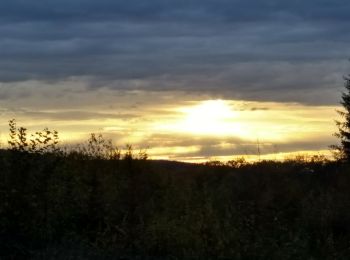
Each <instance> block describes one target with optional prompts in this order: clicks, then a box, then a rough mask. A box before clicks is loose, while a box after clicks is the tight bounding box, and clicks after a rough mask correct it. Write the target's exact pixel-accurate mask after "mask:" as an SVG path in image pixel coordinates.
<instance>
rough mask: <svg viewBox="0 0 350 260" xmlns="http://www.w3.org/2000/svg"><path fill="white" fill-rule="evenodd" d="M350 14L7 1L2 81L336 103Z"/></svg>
mask: <svg viewBox="0 0 350 260" xmlns="http://www.w3.org/2000/svg"><path fill="white" fill-rule="evenodd" d="M349 8H350V3H348V1H345V0H335V1H334V0H333V1H330V0H328V1H327V0H318V1H316V2H315V1H312V2H310V1H280V0H273V1H260V0H250V1H243V0H235V1H228V0H215V1H214V0H200V1H199V0H186V1H184V0H179V1H170V0H150V1H143V0H142V1H141V0H131V1H118V0H115V1H112V0H101V1H92V0H73V1H72V0H70V1H68V0H62V1H53V0H48V1H33V0H30V1H20V0H11V1H10V0H4V1H1V3H0V17H1V18H0V34H1V36H2V37H1V39H0V57H1V59H0V82H26V81H33V80H36V81H43V82H45V81H49V82H61V81H65V80H67V79H71V78H75V79H78V80H81V81H82V82H83V83H84V84H85V83H86V84H87V86H88V87H89V89H90V90H96V89H100V88H109V89H112V90H118V91H119V90H145V91H164V90H167V91H169V90H171V91H190V92H207V93H214V94H218V95H220V94H221V95H224V96H229V97H232V98H242V99H253V100H275V101H297V102H302V103H310V104H316V103H317V104H320V103H321V104H334V103H335V102H336V101H337V98H338V97H337V94H338V93H336V92H334V91H333V89H335V88H337V89H340V88H341V87H342V83H341V81H342V80H341V76H342V74H345V73H346V71H347V65H346V61H345V59H346V58H347V56H348V54H349V52H350V47H349V45H348V42H349V40H350V35H349V34H348V22H349V19H350V18H349V15H348V13H347V10H349ZM87 81H88V82H87ZM53 85H54V86H55V87H57V84H53ZM48 88H53V86H51V87H50V86H48ZM71 88H74V86H71ZM332 93H336V94H332ZM7 97H8V95H5V94H4V93H2V94H0V98H2V99H5V98H7Z"/></svg>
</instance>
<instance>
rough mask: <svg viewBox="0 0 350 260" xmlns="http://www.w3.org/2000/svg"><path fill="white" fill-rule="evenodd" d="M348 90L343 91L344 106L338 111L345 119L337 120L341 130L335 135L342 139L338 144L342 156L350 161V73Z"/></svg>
mask: <svg viewBox="0 0 350 260" xmlns="http://www.w3.org/2000/svg"><path fill="white" fill-rule="evenodd" d="M344 80H345V84H344V85H345V88H346V91H345V92H343V93H342V100H341V102H340V103H341V104H342V106H343V108H344V110H342V111H338V113H339V114H340V115H341V116H342V118H344V120H343V121H336V124H337V126H338V130H339V132H338V133H336V134H335V135H336V136H337V137H338V138H339V139H340V145H339V146H336V147H335V148H337V149H338V150H339V151H340V154H341V158H342V159H344V160H346V161H347V162H350V75H348V76H346V77H344Z"/></svg>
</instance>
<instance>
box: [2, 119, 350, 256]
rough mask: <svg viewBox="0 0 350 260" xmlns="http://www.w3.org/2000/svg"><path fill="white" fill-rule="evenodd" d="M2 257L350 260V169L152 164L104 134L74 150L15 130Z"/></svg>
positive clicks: (319, 164)
mask: <svg viewBox="0 0 350 260" xmlns="http://www.w3.org/2000/svg"><path fill="white" fill-rule="evenodd" d="M9 144H10V148H9V149H7V150H0V169H1V171H0V178H1V179H0V180H1V181H0V201H1V203H0V258H10V259H22V258H30V259H96V258H98V259H101V258H102V259H110V258H112V259H147V257H148V259H154V258H159V259H186V258H191V259H197V258H198V259H213V258H221V259H348V256H349V255H350V244H349V241H350V207H349V205H350V192H349V184H350V175H349V172H350V167H349V165H346V164H342V163H340V162H337V161H333V162H332V161H327V160H325V159H324V158H314V159H313V160H308V161H306V160H303V159H302V158H299V159H298V160H289V161H285V162H273V161H261V162H259V163H254V164H249V163H247V162H245V161H244V160H243V159H239V160H237V161H230V162H229V163H227V164H222V163H218V162H211V163H207V164H205V165H204V164H203V165H195V164H185V163H179V162H168V161H151V160H147V154H146V153H144V152H141V153H140V154H135V152H134V151H133V149H132V147H131V146H128V147H127V148H128V149H127V150H126V152H123V153H122V152H121V151H119V150H118V149H116V147H114V146H113V145H112V143H111V142H110V141H107V140H104V139H103V137H102V136H100V135H91V137H90V139H89V140H88V142H87V143H86V144H83V145H81V146H79V147H78V148H76V149H75V150H72V151H62V150H60V149H59V147H58V135H57V133H56V132H55V131H50V130H48V129H45V130H44V131H43V132H38V133H36V134H35V135H33V136H31V137H30V138H28V137H27V132H26V129H24V128H17V127H16V124H15V121H10V141H9Z"/></svg>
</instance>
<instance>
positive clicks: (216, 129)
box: [173, 99, 241, 135]
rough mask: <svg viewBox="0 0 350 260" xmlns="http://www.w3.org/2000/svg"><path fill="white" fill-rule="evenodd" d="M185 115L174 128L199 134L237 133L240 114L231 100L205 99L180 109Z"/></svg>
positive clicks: (239, 130) (239, 129) (238, 131)
mask: <svg viewBox="0 0 350 260" xmlns="http://www.w3.org/2000/svg"><path fill="white" fill-rule="evenodd" d="M178 110H179V111H180V112H181V113H183V115H184V117H183V118H182V119H181V120H180V121H179V122H178V123H177V124H176V125H175V126H173V129H174V130H177V131H181V132H186V133H192V134H197V135H237V134H239V133H240V132H241V128H240V124H239V123H238V122H237V120H236V119H237V118H238V117H239V114H238V112H237V111H235V110H233V108H232V106H231V105H230V104H229V102H227V101H224V100H220V99H219V100H205V101H201V102H199V103H198V104H196V105H193V106H188V107H182V108H179V109H178Z"/></svg>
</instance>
